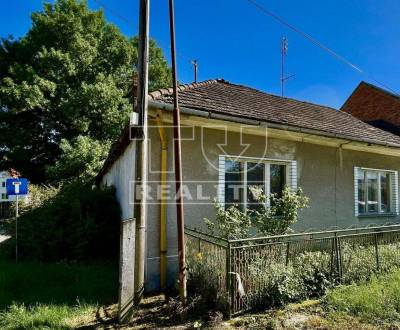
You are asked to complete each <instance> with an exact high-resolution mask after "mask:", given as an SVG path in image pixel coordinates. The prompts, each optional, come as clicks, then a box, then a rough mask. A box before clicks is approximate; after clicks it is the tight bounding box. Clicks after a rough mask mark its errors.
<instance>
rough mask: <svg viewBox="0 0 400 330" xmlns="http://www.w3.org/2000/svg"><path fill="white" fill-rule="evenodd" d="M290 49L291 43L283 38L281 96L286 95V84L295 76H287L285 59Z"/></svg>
mask: <svg viewBox="0 0 400 330" xmlns="http://www.w3.org/2000/svg"><path fill="white" fill-rule="evenodd" d="M288 49H289V42H288V40H287V38H286V37H283V38H282V41H281V96H282V97H283V96H284V94H285V82H286V80H289V79H291V78H293V77H294V76H295V75H294V74H291V75H288V76H286V74H285V59H286V55H287V53H288Z"/></svg>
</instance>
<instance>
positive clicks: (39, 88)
mask: <svg viewBox="0 0 400 330" xmlns="http://www.w3.org/2000/svg"><path fill="white" fill-rule="evenodd" d="M136 63H137V38H132V39H128V38H127V37H125V36H124V35H123V34H122V33H121V32H120V31H119V29H118V28H117V27H116V26H114V25H112V24H109V23H107V22H106V20H105V18H104V14H103V12H102V11H91V10H89V8H88V5H87V3H86V1H79V0H57V1H56V2H55V3H54V4H48V3H47V4H44V8H43V10H42V11H40V12H37V13H33V14H32V27H31V29H30V30H29V31H28V33H27V34H26V35H25V36H24V37H22V38H20V39H18V40H14V39H12V37H8V38H6V39H2V42H1V44H0V167H15V168H17V169H18V170H20V171H21V172H22V173H23V174H24V175H26V176H27V177H29V178H30V179H31V180H32V181H33V182H40V181H46V180H47V177H46V168H48V167H49V166H50V167H51V166H53V165H54V164H56V162H57V161H58V160H60V161H61V163H64V164H67V163H68V162H65V159H66V157H67V158H68V157H69V158H70V156H66V155H64V156H63V155H62V153H63V151H65V150H63V148H61V147H60V142H61V141H62V140H63V141H65V142H64V147H65V146H66V145H67V143H69V144H70V145H74V144H75V143H78V142H77V139H78V137H79V136H85V137H87V139H88V140H87V141H92V142H93V141H100V142H101V144H100V145H101V146H103V148H106V147H107V146H108V145H109V143H110V141H112V140H114V139H115V138H116V137H117V136H118V135H119V133H120V131H121V129H122V127H123V126H124V125H125V123H126V121H127V118H128V114H129V112H130V111H131V109H132V105H131V102H132V99H131V85H132V71H133V70H134V69H135V67H136ZM149 71H150V72H149V76H150V82H149V84H150V89H157V88H162V87H166V86H167V85H169V84H170V74H169V73H170V70H169V68H168V65H167V62H166V60H165V58H164V56H163V53H162V51H161V49H160V48H159V47H158V46H157V45H156V43H155V41H153V40H152V41H151V42H150V67H149ZM93 143H95V142H93ZM64 149H65V148H64ZM84 152H85V151H84ZM75 154H76V155H77V156H78V157H79V156H80V155H79V153H75ZM100 154H102V155H103V156H104V153H100ZM60 157H61V158H60ZM61 159H63V160H61ZM97 161H98V160H96V161H95V162H97ZM61 163H57V165H55V166H56V167H57V168H59V165H60V164H61ZM70 163H73V162H70ZM50 172H51V171H50ZM66 172H68V173H69V176H70V175H71V176H74V173H72V172H71V171H69V170H67V171H66ZM77 174H79V173H75V175H77Z"/></svg>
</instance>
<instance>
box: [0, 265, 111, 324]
mask: <svg viewBox="0 0 400 330" xmlns="http://www.w3.org/2000/svg"><path fill="white" fill-rule="evenodd" d="M117 289H118V266H117V265H116V264H111V263H110V264H105V263H103V264H101V263H98V264H87V265H83V264H64V263H60V264H40V263H26V262H21V263H18V264H16V263H15V262H12V261H2V260H0V328H1V329H44V328H47V329H74V328H76V325H77V324H78V323H79V322H80V321H82V320H84V319H85V318H92V315H93V314H94V313H97V314H99V313H98V312H99V308H100V306H103V305H111V304H113V303H115V302H116V300H117Z"/></svg>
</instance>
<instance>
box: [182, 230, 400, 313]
mask: <svg viewBox="0 0 400 330" xmlns="http://www.w3.org/2000/svg"><path fill="white" fill-rule="evenodd" d="M185 236H186V237H185V238H186V248H187V260H188V264H189V265H190V264H191V263H193V262H194V261H196V260H197V261H199V260H200V261H201V262H204V263H206V264H207V267H208V268H207V269H209V270H210V274H211V273H212V275H213V276H216V277H217V279H218V281H217V282H218V290H219V292H220V293H221V294H222V295H225V296H226V299H227V304H228V308H227V309H228V311H229V316H233V315H236V314H239V313H242V312H245V311H248V310H251V309H253V308H254V307H255V305H256V304H257V299H258V297H259V295H260V292H261V291H262V290H264V289H265V283H263V280H262V277H263V276H257V275H256V276H255V274H261V275H262V274H263V273H267V272H271V271H273V269H274V267H276V266H277V265H279V266H280V267H294V266H296V265H299V264H300V263H303V262H305V261H304V260H305V259H304V258H307V257H308V256H314V258H317V260H318V264H319V267H322V268H325V271H326V272H327V273H329V275H330V276H331V278H332V279H333V280H334V281H337V282H338V283H345V284H347V283H351V282H354V281H358V280H363V279H367V278H368V277H370V276H371V275H372V274H373V273H379V272H387V271H389V270H391V269H393V268H396V267H400V225H393V226H380V227H369V228H357V229H345V230H336V231H323V232H310V233H299V234H290V235H281V236H270V237H255V238H247V239H238V240H226V239H223V238H219V237H215V236H212V235H209V234H207V233H204V232H201V231H198V230H194V229H189V228H186V229H185ZM189 268H190V267H189ZM243 291H244V292H243ZM260 299H261V298H260Z"/></svg>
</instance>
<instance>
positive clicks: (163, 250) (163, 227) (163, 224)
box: [156, 110, 168, 290]
mask: <svg viewBox="0 0 400 330" xmlns="http://www.w3.org/2000/svg"><path fill="white" fill-rule="evenodd" d="M156 120H157V126H158V133H159V135H160V143H161V157H160V185H161V187H160V188H161V189H160V191H161V196H160V286H161V290H165V289H166V287H167V203H166V196H165V194H164V190H165V187H166V183H167V169H168V137H167V134H166V133H165V130H164V126H163V119H162V111H161V110H158V111H157V119H156Z"/></svg>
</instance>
